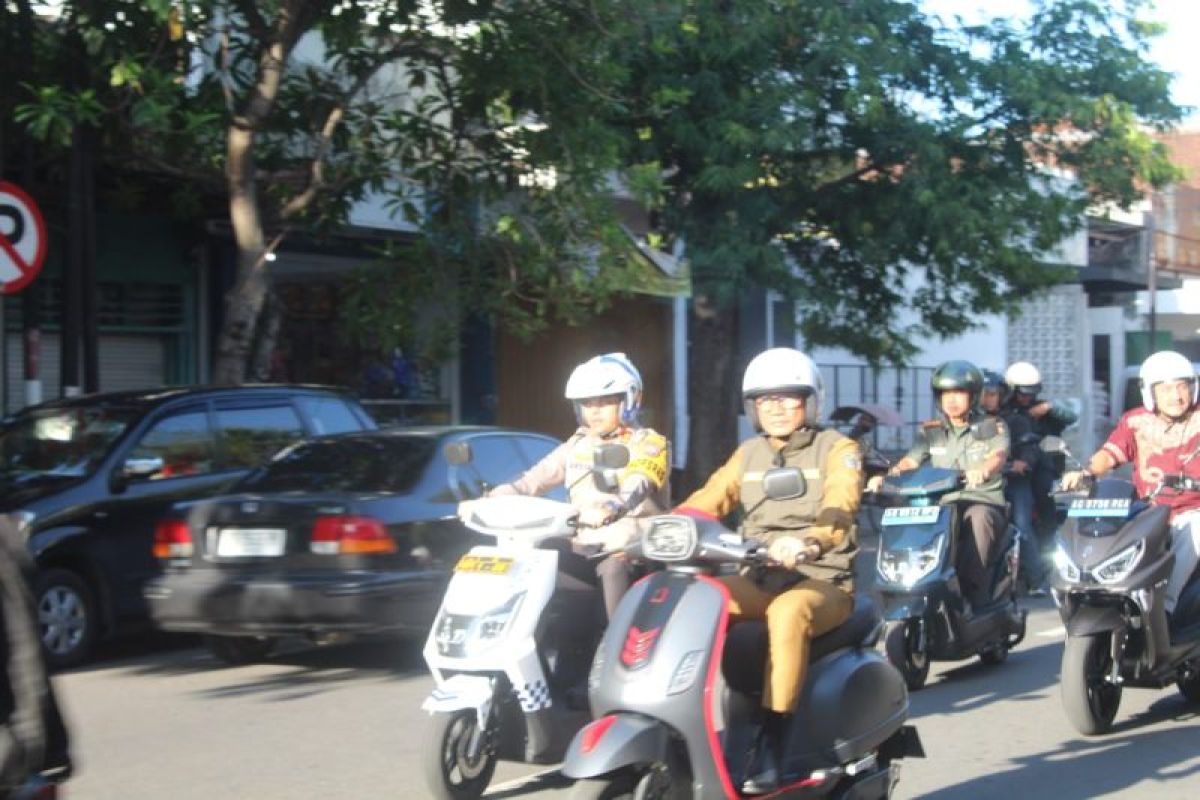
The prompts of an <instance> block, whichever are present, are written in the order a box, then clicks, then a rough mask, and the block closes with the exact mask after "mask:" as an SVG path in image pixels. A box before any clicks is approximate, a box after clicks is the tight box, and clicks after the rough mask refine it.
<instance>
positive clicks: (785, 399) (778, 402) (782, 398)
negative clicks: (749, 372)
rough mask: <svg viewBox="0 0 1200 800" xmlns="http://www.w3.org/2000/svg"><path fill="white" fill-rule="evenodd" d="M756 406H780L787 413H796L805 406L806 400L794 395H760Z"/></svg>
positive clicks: (755, 401)
mask: <svg viewBox="0 0 1200 800" xmlns="http://www.w3.org/2000/svg"><path fill="white" fill-rule="evenodd" d="M754 405H755V406H756V407H758V408H762V407H764V406H779V407H780V408H782V409H784V410H785V411H795V410H796V409H797V408H799V407H800V406H802V405H804V398H803V397H797V396H796V395H794V394H760V395H759V396H758V397H756V398H754Z"/></svg>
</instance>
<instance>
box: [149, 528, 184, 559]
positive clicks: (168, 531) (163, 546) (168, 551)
mask: <svg viewBox="0 0 1200 800" xmlns="http://www.w3.org/2000/svg"><path fill="white" fill-rule="evenodd" d="M154 555H155V556H157V557H158V558H191V556H192V531H191V529H189V528H188V524H187V520H182V519H164V520H163V521H161V522H159V523H158V527H157V528H155V529H154Z"/></svg>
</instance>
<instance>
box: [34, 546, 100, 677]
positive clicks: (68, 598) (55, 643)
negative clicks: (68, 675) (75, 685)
mask: <svg viewBox="0 0 1200 800" xmlns="http://www.w3.org/2000/svg"><path fill="white" fill-rule="evenodd" d="M36 585H37V616H38V634H39V635H40V636H41V639H42V652H44V653H45V654H46V663H47V664H49V665H50V666H51V667H52V668H55V669H61V668H63V667H70V666H74V665H75V664H78V663H80V662H82V661H83V660H85V659H86V658H87V657H88V656H89V655H91V652H92V646H93V645H94V644H95V640H96V629H97V620H96V600H95V593H94V592H93V591H92V588H91V587H90V586H88V584H87V581H85V580H84V579H83V578H81V577H80V576H79V574H78V573H76V572H72V571H71V570H69V569H60V568H55V569H48V570H46V571H45V572H43V573H41V575H39V576H38V579H37V584H36Z"/></svg>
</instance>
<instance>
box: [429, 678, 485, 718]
mask: <svg viewBox="0 0 1200 800" xmlns="http://www.w3.org/2000/svg"><path fill="white" fill-rule="evenodd" d="M492 692H493V688H492V680H491V678H488V677H485V676H483V675H454V676H453V677H451V678H450V679H449V680H447V681H445V682H444V683H442V684H441V685H440V686H437V687H436V688H434V690H433V691H432V692H430V693H429V696H428V697H426V698H425V702H423V703H421V710H422V711H428V712H429V713H430V714H437V713H443V714H449V713H452V712H454V711H463V710H465V709H471V710H472V711H475V712H476V713H478V714H479V716H480V718H481V719H486V717H487V711H488V709H489V707H490V706H491V704H492Z"/></svg>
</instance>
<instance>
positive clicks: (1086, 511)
mask: <svg viewBox="0 0 1200 800" xmlns="http://www.w3.org/2000/svg"><path fill="white" fill-rule="evenodd" d="M1129 506H1130V500H1129V498H1127V497H1125V498H1120V499H1118V498H1101V497H1089V498H1087V499H1080V500H1072V501H1071V505H1070V507H1068V508H1067V516H1068V517H1122V518H1124V517H1128V516H1129Z"/></svg>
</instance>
